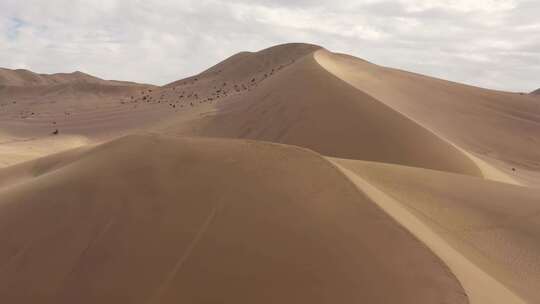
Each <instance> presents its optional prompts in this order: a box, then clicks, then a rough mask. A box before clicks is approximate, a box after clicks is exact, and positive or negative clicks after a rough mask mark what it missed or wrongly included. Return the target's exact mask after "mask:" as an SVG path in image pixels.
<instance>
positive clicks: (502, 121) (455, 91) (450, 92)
mask: <svg viewBox="0 0 540 304" xmlns="http://www.w3.org/2000/svg"><path fill="white" fill-rule="evenodd" d="M316 58H317V61H318V62H319V63H321V64H322V65H323V66H324V67H325V68H326V69H328V70H329V71H331V72H332V73H334V74H335V75H336V76H338V77H340V79H343V80H344V81H346V82H347V83H349V84H351V85H353V86H354V87H356V88H358V89H359V90H361V91H362V92H365V93H366V94H369V95H370V96H372V97H374V98H376V99H377V100H379V101H380V102H382V103H384V104H386V105H388V106H390V107H392V108H393V109H395V110H397V111H399V112H400V113H402V114H403V115H406V116H407V117H410V118H411V119H413V120H414V121H416V122H417V123H418V124H421V125H422V126H423V127H425V128H427V129H430V130H432V131H433V132H434V133H436V134H437V135H439V136H440V137H442V138H444V139H446V140H448V141H449V142H452V143H453V144H455V145H456V146H458V147H460V148H462V149H463V150H465V151H467V152H468V153H472V154H473V155H474V156H476V157H478V158H480V159H482V160H484V161H485V162H487V163H489V164H490V165H491V166H493V167H495V168H496V169H498V170H500V171H502V172H504V173H506V174H507V175H509V176H511V177H512V178H513V179H517V180H518V181H520V182H522V183H525V184H528V185H538V182H539V181H540V179H539V178H540V176H539V175H538V172H539V171H540V162H539V161H538V160H539V159H540V141H539V140H538V136H537V135H538V134H540V104H539V103H538V101H537V100H536V99H533V98H531V97H530V96H526V95H521V94H518V93H507V92H499V91H491V90H486V89H481V88H476V87H471V86H466V85H463V84H458V83H452V82H449V81H444V80H440V79H435V78H430V77H426V76H423V75H418V74H414V73H409V72H404V71H400V70H395V69H389V68H385V67H381V66H377V65H374V64H371V63H368V62H366V61H363V60H359V59H357V58H354V57H351V56H347V55H339V54H332V53H330V52H327V51H320V52H317V53H316Z"/></svg>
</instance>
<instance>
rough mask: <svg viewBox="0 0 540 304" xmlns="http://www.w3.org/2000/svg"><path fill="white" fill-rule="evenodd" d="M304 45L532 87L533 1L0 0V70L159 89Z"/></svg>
mask: <svg viewBox="0 0 540 304" xmlns="http://www.w3.org/2000/svg"><path fill="white" fill-rule="evenodd" d="M287 42H307V43H314V44H317V45H321V46H323V47H325V48H327V49H329V50H331V51H335V52H341V53H347V54H350V55H353V56H356V57H360V58H363V59H366V60H369V61H371V62H373V63H376V64H379V65H384V66H389V67H395V68H400V69H404V70H408V71H412V72H417V73H422V74H427V75H430V76H435V77H440V78H443V79H447V80H452V81H457V82H462V83H467V84H471V85H477V86H481V87H486V88H491V89H499V90H507V91H519V92H529V91H532V90H534V89H537V88H539V87H540V1H538V0H332V1H323V0H313V1H310V0H250V1H248V0H228V1H217V0H160V1H158V0H144V1H139V0H87V1H79V0H47V1H43V0H24V1H21V0H0V67H5V68H13V69H14V68H23V69H29V70H32V71H34V72H39V73H56V72H72V71H77V70H78V71H83V72H85V73H89V74H92V75H94V76H98V77H101V78H105V79H117V80H130V81H137V82H143V83H152V84H157V85H162V84H166V83H169V82H172V81H175V80H178V79H181V78H184V77H187V76H190V75H193V74H196V73H199V72H201V71H203V70H204V69H206V68H208V67H210V66H212V65H214V64H216V63H218V62H219V61H221V60H223V59H225V58H226V57H228V56H230V55H233V54H235V53H237V52H240V51H257V50H261V49H264V48H267V47H270V46H273V45H276V44H281V43H287Z"/></svg>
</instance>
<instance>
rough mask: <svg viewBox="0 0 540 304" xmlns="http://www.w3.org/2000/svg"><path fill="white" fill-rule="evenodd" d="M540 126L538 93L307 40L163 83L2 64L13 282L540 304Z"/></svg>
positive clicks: (1, 250)
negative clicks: (431, 73)
mask: <svg viewBox="0 0 540 304" xmlns="http://www.w3.org/2000/svg"><path fill="white" fill-rule="evenodd" d="M54 130H58V131H59V132H58V134H55V132H53V131H54ZM126 134H132V135H130V136H127V137H126V136H125V135H126ZM538 134H540V104H539V103H538V99H537V98H536V96H535V95H533V94H517V93H508V92H500V91H492V90H487V89H482V88H477V87H472V86H467V85H463V84H458V83H452V82H448V81H444V80H441V79H435V78H431V77H427V76H423V75H418V74H414V73H410V72H405V71H400V70H395V69H390V68H386V67H382V66H378V65H375V64H372V63H369V62H367V61H364V60H361V59H358V58H354V57H351V56H347V55H342V54H335V53H331V52H330V51H328V50H325V49H323V48H321V47H319V46H315V45H310V44H301V43H295V44H286V45H279V46H275V47H271V48H268V49H265V50H261V51H259V52H242V53H239V54H236V55H233V56H231V57H229V58H228V59H226V60H224V61H223V62H221V63H218V64H217V65H215V66H213V67H211V68H209V69H208V70H206V71H204V72H202V73H200V74H197V75H194V76H192V77H188V78H185V79H181V80H178V81H175V82H172V83H170V84H168V85H165V86H162V87H157V86H149V85H144V84H135V83H129V82H119V81H108V80H102V79H99V78H96V77H93V76H90V75H86V74H83V73H80V72H76V73H71V74H53V75H42V74H35V73H32V72H30V71H22V70H16V71H13V70H6V69H3V70H0V166H4V167H5V168H1V169H0V300H1V301H2V302H10V303H11V302H13V303H15V302H16V303H36V302H39V303H73V302H77V303H96V302H99V303H118V302H122V303H178V302H186V303H210V302H212V303H213V302H220V303H221V302H224V303H248V302H249V303H253V302H257V303H275V302H280V303H307V302H309V303H336V302H359V303H467V302H470V303H536V302H539V301H540V293H538V291H537V290H536V288H535V287H536V286H538V285H539V284H540V269H538V267H537V265H540V247H539V246H538V244H539V242H538V237H537V235H538V233H539V232H540V231H539V229H540V228H539V226H538V219H537V214H538V211H539V210H538V208H537V206H536V205H537V203H538V201H540V192H539V191H540V190H538V185H539V184H540V183H539V182H540V154H539V153H540V152H539V151H540V146H539V145H540V141H539V140H538ZM73 148H75V149H73ZM308 149H309V150H308ZM43 156H45V157H43ZM462 286H463V287H462Z"/></svg>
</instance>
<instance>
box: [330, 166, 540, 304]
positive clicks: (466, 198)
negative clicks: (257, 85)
mask: <svg viewBox="0 0 540 304" xmlns="http://www.w3.org/2000/svg"><path fill="white" fill-rule="evenodd" d="M334 161H336V162H337V163H338V164H339V165H341V166H343V167H345V168H347V169H349V170H351V171H352V172H354V173H355V174H357V175H358V176H360V177H362V178H363V179H365V180H366V181H368V182H369V183H370V184H372V185H373V186H375V187H376V188H378V189H379V190H381V191H383V192H384V193H386V194H388V195H389V196H391V197H392V198H393V199H395V200H396V201H398V202H399V203H400V204H401V205H402V206H403V207H405V208H406V209H407V210H408V211H410V212H411V213H412V214H413V215H414V216H415V217H416V218H418V219H420V220H421V221H422V222H423V223H425V224H426V225H427V226H428V227H429V229H431V230H432V231H434V232H435V233H437V234H438V235H440V236H441V237H442V239H443V240H444V241H445V242H447V243H448V244H449V245H451V246H452V247H453V248H454V249H456V250H457V251H458V252H459V253H461V254H462V255H463V256H464V257H465V258H466V259H467V260H469V261H471V262H472V263H473V264H474V265H476V266H477V267H479V268H480V269H481V270H482V271H483V272H484V273H485V274H487V276H489V277H488V278H487V279H486V278H482V276H479V278H475V277H474V276H472V275H471V274H470V269H465V271H464V269H459V266H458V267H452V266H451V268H452V270H453V271H454V272H455V273H457V274H458V278H459V279H460V281H461V282H462V284H464V287H465V289H466V290H467V292H468V294H469V296H471V295H473V297H472V298H471V302H472V303H475V302H476V303H483V302H486V300H487V302H489V303H522V302H521V301H520V300H519V299H520V298H521V299H523V302H526V303H537V302H539V301H540V296H539V294H538V290H537V289H538V286H539V284H540V269H539V268H538V265H540V244H539V243H538V235H539V234H540V205H538V202H540V191H539V190H538V189H534V188H524V187H520V186H515V185H508V184H504V183H499V182H494V181H488V180H484V179H479V178H474V177H467V176H463V175H456V174H450V173H445V172H439V171H433V170H425V169H418V168H410V167H404V166H396V165H389V164H380V163H371V162H364V161H356V160H338V159H335V160H334ZM421 239H422V238H421ZM454 264H458V263H454ZM460 272H461V273H464V274H462V275H460ZM491 278H493V280H492V279H491ZM498 282H500V283H501V284H503V286H506V287H507V288H509V290H511V292H506V293H505V292H504V289H505V288H504V287H502V286H499V285H498ZM513 294H515V295H516V296H513ZM474 296H477V297H480V298H482V299H483V300H484V301H474V300H475V297H474ZM485 297H487V299H486V298H485ZM490 297H491V298H490Z"/></svg>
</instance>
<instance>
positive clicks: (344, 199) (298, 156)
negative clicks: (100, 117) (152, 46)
mask: <svg viewBox="0 0 540 304" xmlns="http://www.w3.org/2000/svg"><path fill="white" fill-rule="evenodd" d="M4 170H12V172H10V173H11V175H13V174H15V173H16V174H19V175H20V176H26V178H23V179H21V180H20V181H19V182H18V183H17V184H10V185H4V186H3V187H1V188H0V240H1V241H2V244H3V246H2V247H0V257H1V258H0V260H1V261H3V262H2V264H1V266H0V282H1V284H0V296H1V298H2V299H3V300H4V301H6V302H10V303H15V302H16V303H36V302H39V303H73V302H77V303H96V302H99V303H118V301H120V302H123V303H178V302H182V303H208V302H225V303H253V302H257V303H275V302H280V303H284V302H285V303H288V302H291V303H292V302H294V303H304V302H310V303H335V302H336V301H337V302H365V301H367V302H370V303H388V302H393V303H397V302H399V303H438V302H445V303H466V302H467V298H466V296H465V295H464V294H463V292H462V291H461V287H460V285H459V283H457V281H456V280H455V278H454V277H453V276H452V275H451V274H450V273H449V272H448V271H447V270H446V268H445V266H444V265H443V264H442V263H441V262H440V261H439V260H438V259H437V258H436V257H435V256H434V255H433V254H432V253H431V252H430V251H429V250H428V249H427V248H426V247H424V246H423V245H422V244H421V243H419V242H418V241H416V240H415V239H414V238H413V237H412V236H411V235H410V234H408V233H406V232H405V231H404V230H403V229H401V228H400V227H399V225H398V224H397V223H395V222H393V221H392V220H391V219H390V218H389V217H388V216H387V215H385V214H384V213H383V212H382V211H381V210H379V209H378V208H377V207H376V206H375V205H373V204H372V203H371V202H370V201H369V200H368V199H367V198H366V197H365V196H364V195H362V194H361V193H360V192H358V191H357V190H356V189H355V188H354V187H353V186H352V185H351V184H350V183H349V182H348V181H347V179H346V178H345V177H344V176H342V175H341V174H340V173H339V172H338V171H337V170H336V169H335V168H333V167H332V166H331V165H329V164H328V163H327V162H326V161H325V160H324V159H323V158H321V157H320V156H318V155H317V154H315V153H312V152H310V151H308V150H304V149H299V148H294V147H287V146H279V145H273V144H267V143H258V142H249V141H235V140H214V139H172V138H164V137H159V136H130V137H125V138H121V139H119V140H116V141H113V142H110V143H107V144H103V145H100V146H97V147H95V148H92V149H87V150H77V151H74V152H72V153H70V154H62V155H55V156H53V157H47V158H44V159H40V160H37V161H34V162H31V163H25V164H22V165H18V166H16V168H13V167H12V168H8V169H4ZM0 172H2V171H0ZM6 178H9V176H7V177H6V176H2V177H1V179H0V181H1V180H5V179H6ZM44 193H47V195H43V194H44ZM373 231H377V234H373ZM381 236H384V237H381ZM387 286H392V292H387Z"/></svg>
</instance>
